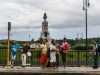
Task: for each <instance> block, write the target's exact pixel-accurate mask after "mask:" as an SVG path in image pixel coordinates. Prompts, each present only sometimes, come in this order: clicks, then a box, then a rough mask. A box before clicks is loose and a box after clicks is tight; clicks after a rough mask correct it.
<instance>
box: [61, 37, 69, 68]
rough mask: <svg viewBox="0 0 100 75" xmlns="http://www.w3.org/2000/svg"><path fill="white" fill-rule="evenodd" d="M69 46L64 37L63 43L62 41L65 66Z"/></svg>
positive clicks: (64, 64)
mask: <svg viewBox="0 0 100 75" xmlns="http://www.w3.org/2000/svg"><path fill="white" fill-rule="evenodd" d="M68 48H69V45H68V43H67V42H66V38H64V39H63V43H62V61H63V66H64V68H66V54H67V51H68Z"/></svg>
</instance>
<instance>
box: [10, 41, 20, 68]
mask: <svg viewBox="0 0 100 75" xmlns="http://www.w3.org/2000/svg"><path fill="white" fill-rule="evenodd" d="M19 47H20V46H19V45H18V44H17V42H16V41H14V45H12V46H11V68H14V61H15V59H16V55H17V52H18V49H19Z"/></svg>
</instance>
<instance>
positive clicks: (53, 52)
mask: <svg viewBox="0 0 100 75" xmlns="http://www.w3.org/2000/svg"><path fill="white" fill-rule="evenodd" d="M51 43H52V45H51V46H50V69H56V67H55V65H56V51H58V49H57V48H56V45H55V44H56V41H55V40H54V39H52V41H51Z"/></svg>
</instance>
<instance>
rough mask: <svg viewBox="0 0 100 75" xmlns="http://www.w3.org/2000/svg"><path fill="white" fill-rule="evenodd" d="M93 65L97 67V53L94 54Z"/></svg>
mask: <svg viewBox="0 0 100 75" xmlns="http://www.w3.org/2000/svg"><path fill="white" fill-rule="evenodd" d="M94 67H98V54H96V55H94Z"/></svg>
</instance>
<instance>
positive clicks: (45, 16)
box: [43, 13, 47, 21]
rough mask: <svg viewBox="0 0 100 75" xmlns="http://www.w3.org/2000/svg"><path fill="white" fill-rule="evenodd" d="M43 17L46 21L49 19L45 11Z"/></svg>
mask: <svg viewBox="0 0 100 75" xmlns="http://www.w3.org/2000/svg"><path fill="white" fill-rule="evenodd" d="M43 19H44V21H46V19H47V15H46V13H44V16H43Z"/></svg>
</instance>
